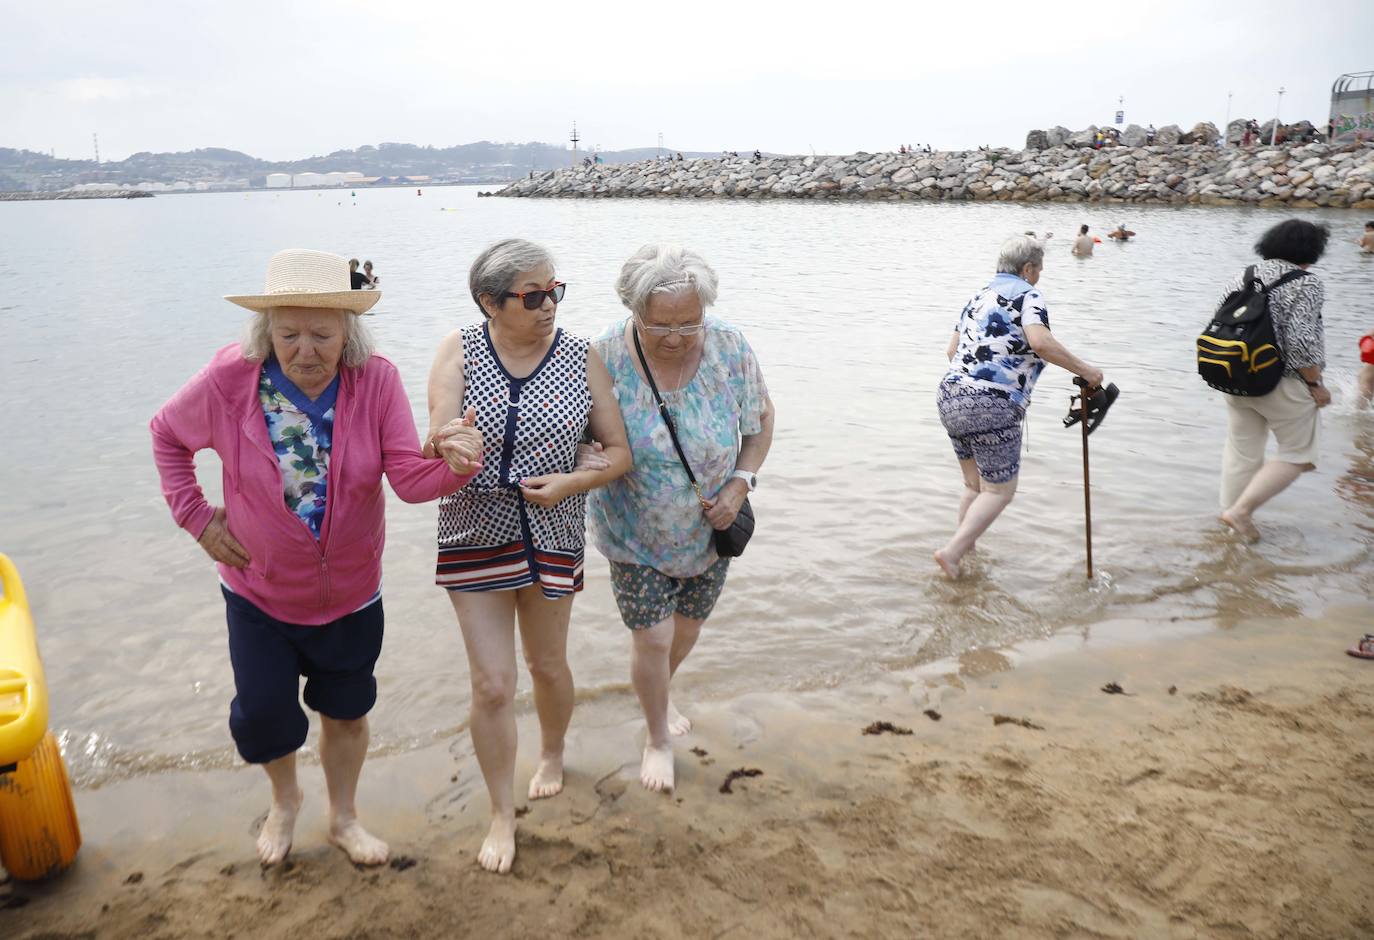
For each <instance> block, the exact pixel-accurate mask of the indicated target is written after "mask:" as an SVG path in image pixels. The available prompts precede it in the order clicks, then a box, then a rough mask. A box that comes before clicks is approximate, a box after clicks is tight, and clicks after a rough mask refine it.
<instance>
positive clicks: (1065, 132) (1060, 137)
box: [1045, 124, 1072, 147]
mask: <svg viewBox="0 0 1374 940" xmlns="http://www.w3.org/2000/svg"><path fill="white" fill-rule="evenodd" d="M1070 136H1072V132H1071V131H1070V130H1069V129H1068V128H1067V127H1061V126H1060V125H1058V124H1056V125H1054V127H1051V128H1050V129H1049V130H1047V131H1045V137H1046V138H1047V139H1048V140H1049V142H1050V146H1051V147H1062V146H1064V144H1065V142H1066V141H1068V139H1069V137H1070Z"/></svg>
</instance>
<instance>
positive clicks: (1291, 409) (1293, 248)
mask: <svg viewBox="0 0 1374 940" xmlns="http://www.w3.org/2000/svg"><path fill="white" fill-rule="evenodd" d="M1328 235H1329V231H1328V229H1327V227H1326V226H1325V225H1316V224H1313V223H1311V222H1304V221H1302V220H1300V219H1289V220H1288V221H1286V222H1280V223H1279V224H1278V225H1275V226H1274V227H1273V228H1271V229H1269V230H1268V231H1267V232H1265V233H1264V235H1263V236H1261V238H1260V240H1259V241H1258V242H1257V243H1256V244H1255V252H1256V253H1257V254H1258V255H1259V256H1260V257H1261V258H1262V259H1263V260H1262V261H1261V262H1260V263H1259V264H1256V265H1253V266H1251V267H1250V268H1247V269H1246V270H1245V272H1244V273H1243V274H1241V275H1240V276H1238V277H1237V278H1236V279H1235V280H1234V281H1232V282H1231V283H1230V284H1229V285H1228V286H1227V288H1226V292H1225V293H1224V294H1222V301H1221V303H1220V304H1219V305H1218V312H1217V314H1216V315H1215V316H1214V322H1213V327H1212V329H1215V328H1217V327H1218V324H1217V323H1216V322H1215V321H1216V320H1222V319H1225V318H1228V317H1235V318H1241V317H1243V316H1244V314H1245V311H1246V309H1247V307H1248V308H1250V309H1252V310H1254V309H1262V307H1257V306H1256V305H1257V304H1259V305H1263V304H1264V303H1265V302H1266V301H1267V306H1268V319H1269V321H1270V323H1271V324H1272V327H1273V335H1274V345H1276V346H1277V347H1278V360H1277V361H1273V360H1272V359H1269V358H1267V356H1266V354H1265V353H1264V351H1263V350H1262V349H1257V350H1249V351H1247V352H1248V363H1247V364H1248V365H1251V366H1254V367H1257V368H1258V369H1259V370H1262V371H1263V370H1267V369H1268V368H1275V367H1276V368H1281V369H1282V373H1281V377H1280V378H1279V380H1278V382H1277V384H1276V385H1274V386H1273V389H1272V391H1267V392H1265V393H1263V394H1257V393H1255V391H1254V389H1253V386H1252V387H1251V389H1250V390H1247V389H1246V388H1245V387H1244V383H1243V382H1241V381H1239V377H1238V380H1237V382H1235V383H1229V384H1227V385H1222V384H1214V387H1217V388H1221V389H1222V390H1223V391H1226V392H1228V394H1227V396H1226V405H1227V409H1226V410H1227V414H1228V417H1229V427H1228V429H1227V435H1226V448H1225V450H1224V451H1223V454H1222V461H1221V507H1222V513H1221V521H1222V522H1223V523H1224V524H1226V525H1227V526H1229V527H1230V528H1231V529H1233V530H1234V531H1235V532H1236V533H1237V534H1238V535H1240V536H1241V537H1242V538H1244V539H1245V540H1246V541H1250V542H1253V541H1257V540H1258V539H1259V537H1260V534H1259V530H1258V529H1256V528H1255V524H1254V522H1253V520H1252V516H1253V515H1254V513H1255V510H1257V509H1259V507H1261V506H1263V505H1264V504H1265V503H1267V502H1268V501H1269V500H1271V499H1273V498H1274V497H1275V496H1277V495H1278V494H1279V493H1281V492H1283V491H1284V490H1285V489H1287V488H1288V486H1289V484H1291V483H1292V482H1293V481H1294V480H1296V479H1297V478H1298V477H1299V476H1301V475H1302V474H1303V473H1305V472H1307V471H1308V470H1315V469H1316V466H1317V443H1318V432H1319V429H1320V427H1321V421H1320V418H1319V417H1318V414H1317V410H1318V409H1319V408H1324V407H1326V406H1327V405H1329V404H1330V403H1331V392H1330V391H1328V390H1327V388H1326V386H1325V385H1323V384H1322V368H1323V367H1324V366H1325V364H1326V341H1325V335H1324V332H1323V330H1322V317H1321V312H1322V301H1323V298H1324V296H1325V293H1324V289H1323V286H1322V282H1321V280H1320V279H1319V278H1318V277H1317V276H1316V275H1314V274H1310V273H1308V271H1307V269H1308V268H1310V267H1311V266H1312V265H1313V264H1315V263H1316V261H1317V259H1318V258H1320V257H1321V256H1322V252H1323V251H1325V250H1326V240H1327V237H1328ZM1233 308H1234V309H1233ZM1228 310H1229V311H1232V312H1230V313H1229V314H1228V313H1227V312H1226V311H1228ZM1246 319H1249V318H1246ZM1199 350H1200V353H1199V367H1200V370H1202V369H1203V368H1204V366H1205V362H1206V361H1207V360H1206V358H1205V356H1204V353H1205V352H1206V350H1205V349H1204V347H1203V345H1202V343H1201V342H1200V343H1199ZM1269 355H1272V351H1271V352H1270V353H1269ZM1211 361H1213V362H1215V361H1216V360H1215V359H1213V360H1211ZM1271 361H1272V363H1273V364H1272V366H1270V365H1269V363H1270V362H1271ZM1232 366H1234V367H1235V368H1236V370H1237V372H1238V373H1239V372H1240V371H1241V369H1242V363H1240V362H1232ZM1228 371H1229V369H1228ZM1245 371H1248V372H1250V373H1251V374H1252V375H1254V374H1257V373H1255V372H1254V369H1247V370H1245ZM1204 377H1205V372H1204ZM1209 381H1210V380H1209ZM1266 384H1267V383H1266ZM1261 387H1262V386H1261ZM1270 433H1272V434H1273V435H1274V438H1275V440H1276V441H1277V442H1278V450H1277V452H1276V453H1275V455H1274V456H1273V457H1272V458H1271V459H1269V460H1268V461H1266V460H1265V459H1264V448H1265V444H1266V443H1267V441H1268V438H1269V435H1270Z"/></svg>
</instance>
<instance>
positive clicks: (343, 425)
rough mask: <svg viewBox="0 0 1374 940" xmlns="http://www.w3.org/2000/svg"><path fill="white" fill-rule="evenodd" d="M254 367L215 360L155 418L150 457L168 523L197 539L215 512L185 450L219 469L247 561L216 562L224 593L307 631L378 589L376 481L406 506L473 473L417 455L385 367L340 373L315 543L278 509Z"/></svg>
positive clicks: (379, 504)
mask: <svg viewBox="0 0 1374 940" xmlns="http://www.w3.org/2000/svg"><path fill="white" fill-rule="evenodd" d="M261 369H262V363H260V362H250V361H249V360H247V359H244V358H243V354H242V353H241V352H240V350H239V346H238V344H237V343H235V344H234V345H232V346H226V347H224V348H223V349H221V350H220V351H219V352H217V353H216V354H215V357H214V358H213V359H212V360H210V364H209V365H208V366H206V367H205V368H204V369H202V370H200V372H198V373H197V374H196V375H195V376H194V377H193V378H192V379H191V380H190V381H189V382H187V383H186V384H185V385H184V386H182V388H181V390H180V391H179V392H177V393H176V394H175V395H173V396H172V398H171V400H170V401H168V402H167V404H165V405H163V406H162V409H161V410H160V411H158V413H157V415H156V416H154V418H153V420H152V423H151V425H150V427H151V429H152V432H153V457H154V459H155V460H156V461H157V471H158V474H159V476H161V478H162V495H163V496H164V497H166V499H167V504H168V505H169V506H171V507H172V518H174V519H175V520H176V523H177V525H179V526H181V527H182V528H183V529H185V530H186V531H187V532H189V533H191V535H192V536H193V537H195V538H197V539H199V538H200V536H201V533H202V532H204V531H205V527H206V526H207V525H209V523H210V519H211V517H213V516H214V513H215V507H214V506H211V505H210V503H209V502H207V501H206V499H205V494H204V492H202V490H201V488H200V484H199V483H197V482H196V465H195V453H196V451H198V450H201V449H202V448H206V447H209V448H212V449H213V450H214V451H215V452H216V453H218V454H219V457H220V460H221V461H222V462H223V464H224V505H225V521H226V522H227V524H228V526H229V531H230V532H231V533H232V534H233V536H234V538H236V539H238V541H239V543H240V544H241V545H242V546H243V547H244V550H245V551H247V552H248V555H249V557H250V558H251V559H252V561H251V562H250V563H249V565H248V566H247V567H246V568H234V567H231V566H229V565H225V564H219V566H218V567H219V573H220V577H221V578H223V579H224V582H225V583H226V584H227V585H229V589H230V590H231V591H233V592H234V593H235V594H238V595H240V596H241V597H244V598H246V599H247V600H249V601H251V602H252V603H253V604H255V605H257V607H259V608H260V609H262V610H263V611H265V612H266V613H267V614H269V615H270V616H272V617H275V618H276V619H278V620H282V621H285V622H287V623H295V624H310V625H318V624H325V623H329V622H330V621H333V620H337V619H339V618H340V617H343V616H345V615H347V614H349V613H351V612H352V611H354V610H357V609H358V607H359V606H361V605H362V604H363V603H364V602H366V601H367V599H368V598H369V597H371V596H372V595H373V594H374V593H376V591H377V586H378V585H379V584H380V583H381V578H382V547H383V546H384V545H385V544H386V494H385V493H384V492H383V491H382V474H383V473H385V474H386V478H387V479H388V480H389V481H390V482H391V488H392V489H393V490H395V491H396V495H397V496H399V497H401V499H403V500H405V501H406V502H408V503H423V502H428V501H429V500H433V499H438V498H439V497H441V496H447V495H448V494H450V493H452V492H454V491H455V490H457V489H459V488H460V487H462V486H463V485H464V484H465V483H467V482H468V481H469V480H470V479H472V475H468V476H457V475H456V474H454V473H453V472H452V471H451V470H449V468H448V464H446V463H445V462H444V461H443V460H438V459H428V458H425V457H422V456H421V455H420V438H419V435H418V434H416V432H415V421H414V418H413V417H412V416H411V411H410V402H409V400H408V399H407V398H406V393H405V389H404V388H403V387H402V385H401V377H400V375H399V374H398V373H397V371H396V366H394V365H393V364H392V363H391V361H390V360H389V359H385V358H383V357H382V356H373V357H372V358H371V359H369V360H368V361H367V363H366V364H365V365H364V366H363V367H362V368H358V369H351V368H347V367H343V368H340V369H339V395H338V399H337V400H336V402H335V405H334V436H333V441H332V444H331V447H330V453H329V468H328V489H327V495H326V497H325V515H324V524H323V526H322V528H321V530H320V539H319V541H318V542H317V541H316V540H315V538H314V536H312V535H311V533H310V529H309V528H308V527H307V526H306V524H305V522H303V521H302V520H301V519H300V518H299V517H298V516H297V515H296V514H295V513H293V512H292V511H291V510H289V509H287V508H286V501H285V498H284V497H283V495H282V477H281V469H280V465H279V464H278V463H277V455H276V452H275V451H273V450H272V442H271V441H270V440H269V439H268V436H267V422H266V420H265V419H264V417H263V413H262V405H261V404H260V403H259V401H258V375H259V372H260V371H261Z"/></svg>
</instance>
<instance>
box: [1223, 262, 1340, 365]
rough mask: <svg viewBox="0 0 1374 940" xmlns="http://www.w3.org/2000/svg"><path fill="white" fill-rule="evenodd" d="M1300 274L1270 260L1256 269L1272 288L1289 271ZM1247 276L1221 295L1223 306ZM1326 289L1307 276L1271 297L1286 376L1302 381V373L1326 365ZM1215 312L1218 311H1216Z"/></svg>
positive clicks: (1271, 312)
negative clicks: (1302, 370)
mask: <svg viewBox="0 0 1374 940" xmlns="http://www.w3.org/2000/svg"><path fill="white" fill-rule="evenodd" d="M1296 270H1298V266H1297V265H1296V264H1293V263H1292V262H1291V261H1283V260H1281V259H1279V258H1271V259H1270V260H1268V261H1260V262H1258V263H1257V264H1256V265H1255V277H1257V278H1259V280H1260V283H1262V284H1272V283H1274V282H1275V281H1277V280H1278V279H1279V278H1281V277H1283V275H1285V274H1287V273H1288V272H1289V271H1296ZM1244 281H1245V272H1244V271H1242V272H1241V273H1240V274H1237V275H1236V276H1235V278H1234V279H1233V280H1232V281H1231V283H1229V284H1227V285H1226V290H1224V291H1222V294H1221V301H1218V302H1217V307H1220V306H1221V303H1222V301H1224V300H1225V299H1226V298H1227V297H1228V296H1229V295H1230V294H1232V293H1234V292H1235V291H1238V290H1240V289H1241V285H1242V284H1243V283H1244ZM1325 299H1326V288H1325V286H1324V285H1323V284H1322V281H1321V278H1319V277H1317V276H1316V275H1315V274H1312V273H1311V272H1308V275H1307V277H1300V278H1296V279H1294V280H1292V281H1289V282H1288V283H1287V284H1284V285H1282V286H1281V287H1279V288H1277V289H1276V290H1274V291H1273V292H1272V293H1271V294H1270V295H1269V316H1270V318H1271V319H1272V320H1273V322H1274V335H1275V336H1276V337H1277V338H1278V342H1279V353H1280V354H1282V356H1283V374H1284V375H1289V376H1295V377H1297V378H1301V376H1300V375H1299V374H1298V370H1299V369H1305V368H1308V367H1310V366H1325V365H1326V330H1325V329H1324V328H1323V326H1322V303H1323V301H1324V300H1325ZM1214 309H1215V308H1214Z"/></svg>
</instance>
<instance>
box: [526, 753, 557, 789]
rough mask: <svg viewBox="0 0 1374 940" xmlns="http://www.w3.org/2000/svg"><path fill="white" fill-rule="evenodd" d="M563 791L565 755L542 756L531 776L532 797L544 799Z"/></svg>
mask: <svg viewBox="0 0 1374 940" xmlns="http://www.w3.org/2000/svg"><path fill="white" fill-rule="evenodd" d="M562 792H563V756H562V755H561V754H560V755H559V756H557V757H541V758H540V759H539V767H538V769H537V770H535V772H534V776H533V777H531V778H530V799H532V800H544V799H548V798H549V797H551V796H557V795H558V794H560V793H562Z"/></svg>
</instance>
